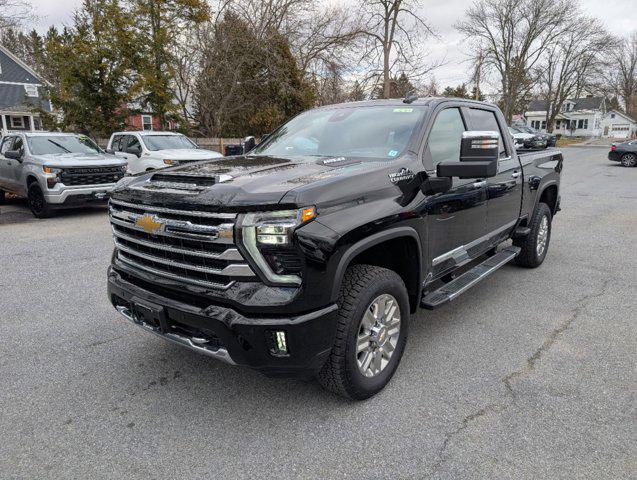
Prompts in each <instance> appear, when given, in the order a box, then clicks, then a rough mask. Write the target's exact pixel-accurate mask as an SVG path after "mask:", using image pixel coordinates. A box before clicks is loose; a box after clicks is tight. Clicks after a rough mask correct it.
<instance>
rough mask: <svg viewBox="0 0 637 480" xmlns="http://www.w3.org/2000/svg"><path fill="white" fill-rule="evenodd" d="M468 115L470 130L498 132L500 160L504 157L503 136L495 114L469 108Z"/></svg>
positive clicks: (505, 154)
mask: <svg viewBox="0 0 637 480" xmlns="http://www.w3.org/2000/svg"><path fill="white" fill-rule="evenodd" d="M469 115H470V118H471V129H472V130H480V131H490V132H498V133H499V134H500V142H499V145H500V149H499V152H500V158H502V157H506V156H507V152H506V148H505V147H504V134H503V133H502V129H501V128H500V125H499V124H498V119H497V118H496V116H495V112H493V111H491V110H480V109H478V108H470V109H469Z"/></svg>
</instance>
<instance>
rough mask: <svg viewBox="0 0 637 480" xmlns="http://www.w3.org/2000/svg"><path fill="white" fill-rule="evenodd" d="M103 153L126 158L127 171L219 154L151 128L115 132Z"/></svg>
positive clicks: (143, 169) (173, 134)
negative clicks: (147, 129) (138, 130)
mask: <svg viewBox="0 0 637 480" xmlns="http://www.w3.org/2000/svg"><path fill="white" fill-rule="evenodd" d="M106 152H107V153H111V154H114V155H116V156H118V157H120V158H122V159H124V160H126V161H127V162H128V172H129V173H131V174H135V173H140V172H147V171H150V170H156V169H159V168H166V167H174V166H175V165H179V164H183V163H188V162H199V161H202V160H211V159H213V158H220V157H222V156H223V155H221V154H220V153H218V152H213V151H212V150H204V149H201V148H199V147H198V146H197V145H196V144H194V143H193V142H192V141H191V140H190V139H188V137H186V136H185V135H182V134H180V133H175V132H154V131H140V132H115V133H113V134H112V135H111V138H110V139H109V141H108V146H107V148H106Z"/></svg>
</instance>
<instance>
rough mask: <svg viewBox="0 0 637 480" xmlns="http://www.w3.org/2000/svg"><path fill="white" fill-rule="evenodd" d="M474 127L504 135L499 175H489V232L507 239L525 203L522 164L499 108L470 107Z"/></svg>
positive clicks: (501, 141)
mask: <svg viewBox="0 0 637 480" xmlns="http://www.w3.org/2000/svg"><path fill="white" fill-rule="evenodd" d="M469 119H470V124H471V129H472V130H488V131H495V132H498V133H499V134H500V151H499V160H498V174H497V175H496V176H495V177H492V178H487V179H486V182H487V228H486V234H487V235H489V236H491V237H495V238H496V240H497V239H499V238H500V237H504V238H506V237H507V236H508V233H509V230H510V229H511V228H512V227H513V226H514V225H515V224H516V223H517V221H518V219H519V216H520V207H521V205H522V180H523V178H522V167H521V166H520V162H519V160H518V157H517V156H516V155H514V154H513V153H512V152H511V151H510V149H511V146H510V144H509V142H505V141H504V134H503V132H505V131H506V130H505V129H506V126H505V125H501V124H500V122H499V121H498V117H497V116H496V113H495V111H493V110H484V109H478V108H470V109H469Z"/></svg>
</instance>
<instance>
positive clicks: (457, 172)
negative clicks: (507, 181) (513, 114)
mask: <svg viewBox="0 0 637 480" xmlns="http://www.w3.org/2000/svg"><path fill="white" fill-rule="evenodd" d="M499 142H500V134H499V133H498V132H490V131H485V132H480V131H469V132H464V133H463V134H462V140H461V143H460V161H459V162H440V163H439V164H438V165H437V166H436V172H437V175H438V176H439V177H459V178H488V177H495V176H496V175H497V173H498V158H499V151H500V147H499Z"/></svg>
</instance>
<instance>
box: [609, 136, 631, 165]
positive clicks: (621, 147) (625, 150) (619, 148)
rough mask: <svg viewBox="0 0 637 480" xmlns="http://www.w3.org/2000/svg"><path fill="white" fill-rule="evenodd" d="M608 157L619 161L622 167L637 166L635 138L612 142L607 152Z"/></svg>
mask: <svg viewBox="0 0 637 480" xmlns="http://www.w3.org/2000/svg"><path fill="white" fill-rule="evenodd" d="M608 159H609V160H611V161H613V162H620V163H621V164H622V165H623V166H624V167H637V140H630V141H628V142H622V143H613V144H612V145H611V147H610V152H608Z"/></svg>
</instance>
